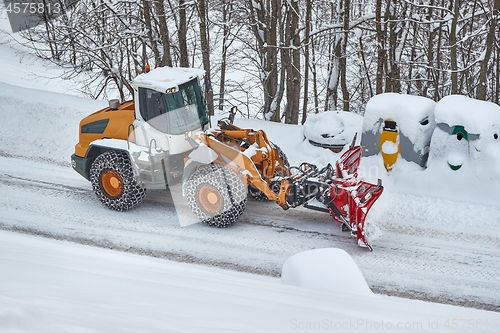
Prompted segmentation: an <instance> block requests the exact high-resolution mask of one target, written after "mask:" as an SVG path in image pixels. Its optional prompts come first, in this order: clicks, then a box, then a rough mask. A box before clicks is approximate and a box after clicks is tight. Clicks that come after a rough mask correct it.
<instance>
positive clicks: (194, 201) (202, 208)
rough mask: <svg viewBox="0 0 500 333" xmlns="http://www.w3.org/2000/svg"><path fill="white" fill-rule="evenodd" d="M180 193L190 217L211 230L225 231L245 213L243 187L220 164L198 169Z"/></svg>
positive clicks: (228, 170)
mask: <svg viewBox="0 0 500 333" xmlns="http://www.w3.org/2000/svg"><path fill="white" fill-rule="evenodd" d="M184 191H185V195H186V198H187V201H188V204H189V206H190V207H191V210H192V211H193V213H195V214H196V216H198V217H199V218H200V219H201V221H202V222H203V223H205V224H207V225H209V226H211V227H217V228H225V227H228V226H230V225H231V224H233V223H234V222H236V220H237V219H238V218H239V217H240V216H241V214H243V211H244V210H245V206H246V199H247V195H246V187H245V185H244V184H243V182H242V181H241V179H240V178H239V177H238V175H237V174H236V173H234V172H233V171H232V170H231V169H229V168H227V167H225V166H223V165H220V164H208V165H204V166H202V167H200V168H199V169H198V170H196V171H195V172H194V173H193V174H192V175H191V177H189V179H188V180H187V181H186V184H185V187H184Z"/></svg>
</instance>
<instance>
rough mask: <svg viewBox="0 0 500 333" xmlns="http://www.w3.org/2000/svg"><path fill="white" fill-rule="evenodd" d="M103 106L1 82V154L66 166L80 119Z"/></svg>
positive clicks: (100, 102)
mask: <svg viewBox="0 0 500 333" xmlns="http://www.w3.org/2000/svg"><path fill="white" fill-rule="evenodd" d="M106 104H107V103H106V102H103V101H94V100H91V99H87V98H80V97H74V96H70V95H63V94H59V93H53V92H45V91H40V90H34V89H28V88H21V87H17V86H12V85H9V84H6V83H2V82H0V114H2V117H3V119H2V126H1V128H0V135H1V140H0V153H2V154H4V155H13V156H20V157H24V158H30V159H35V160H43V161H50V162H53V163H57V164H64V165H69V163H70V156H71V154H73V153H74V146H75V144H77V143H78V132H79V130H78V126H79V123H80V120H81V119H82V118H83V117H85V116H87V115H89V114H90V113H92V112H94V111H97V110H99V109H101V108H103V107H105V106H106Z"/></svg>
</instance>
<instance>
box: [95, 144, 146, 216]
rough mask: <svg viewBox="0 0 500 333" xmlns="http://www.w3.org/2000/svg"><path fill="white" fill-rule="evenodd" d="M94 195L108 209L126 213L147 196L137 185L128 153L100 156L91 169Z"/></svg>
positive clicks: (111, 153) (110, 153)
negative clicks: (125, 211)
mask: <svg viewBox="0 0 500 333" xmlns="http://www.w3.org/2000/svg"><path fill="white" fill-rule="evenodd" d="M90 181H91V183H92V187H93V189H94V193H95V194H96V195H97V197H98V198H99V200H100V201H101V202H102V203H103V204H104V205H106V206H107V207H108V208H110V209H113V210H117V211H124V210H129V209H131V208H134V207H135V206H137V205H138V204H140V203H141V202H142V200H143V199H144V197H145V196H146V190H145V189H144V188H142V187H141V186H140V185H139V184H137V182H136V179H135V177H134V172H133V170H132V164H131V162H130V158H129V156H128V154H127V153H125V152H123V151H116V150H108V151H106V152H104V153H102V154H101V155H99V156H98V157H97V158H96V159H95V160H94V162H93V163H92V166H91V168H90Z"/></svg>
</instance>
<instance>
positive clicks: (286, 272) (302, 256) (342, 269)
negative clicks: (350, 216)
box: [281, 248, 373, 296]
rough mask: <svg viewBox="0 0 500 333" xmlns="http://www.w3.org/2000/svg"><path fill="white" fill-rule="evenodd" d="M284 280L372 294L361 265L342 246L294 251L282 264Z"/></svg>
mask: <svg viewBox="0 0 500 333" xmlns="http://www.w3.org/2000/svg"><path fill="white" fill-rule="evenodd" d="M281 283H282V284H287V285H291V286H297V287H302V288H309V289H316V290H321V291H333V292H339V293H345V292H346V284H347V285H348V286H349V288H348V289H349V290H348V292H349V293H352V294H356V295H360V296H373V292H372V291H371V289H370V287H369V286H368V284H367V283H366V280H365V278H364V276H363V273H361V270H360V269H359V267H358V265H356V263H355V262H354V260H353V259H352V257H351V256H350V255H349V254H348V253H347V252H345V251H344V250H342V249H334V248H326V249H314V250H309V251H304V252H300V253H297V254H294V255H293V256H291V257H290V258H288V259H287V260H286V261H285V263H284V264H283V268H282V270H281Z"/></svg>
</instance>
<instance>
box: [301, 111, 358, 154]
mask: <svg viewBox="0 0 500 333" xmlns="http://www.w3.org/2000/svg"><path fill="white" fill-rule="evenodd" d="M362 126H363V117H362V116H360V115H358V114H355V113H352V112H345V111H328V112H322V113H318V114H313V115H310V116H308V117H307V120H306V122H305V124H304V136H305V137H306V139H308V140H309V143H310V144H312V145H313V146H318V147H323V148H328V149H330V150H332V151H333V152H334V153H339V152H341V151H342V150H343V149H344V147H345V146H347V145H349V144H350V143H351V141H352V138H353V137H354V135H355V134H356V133H361V128H362Z"/></svg>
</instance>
